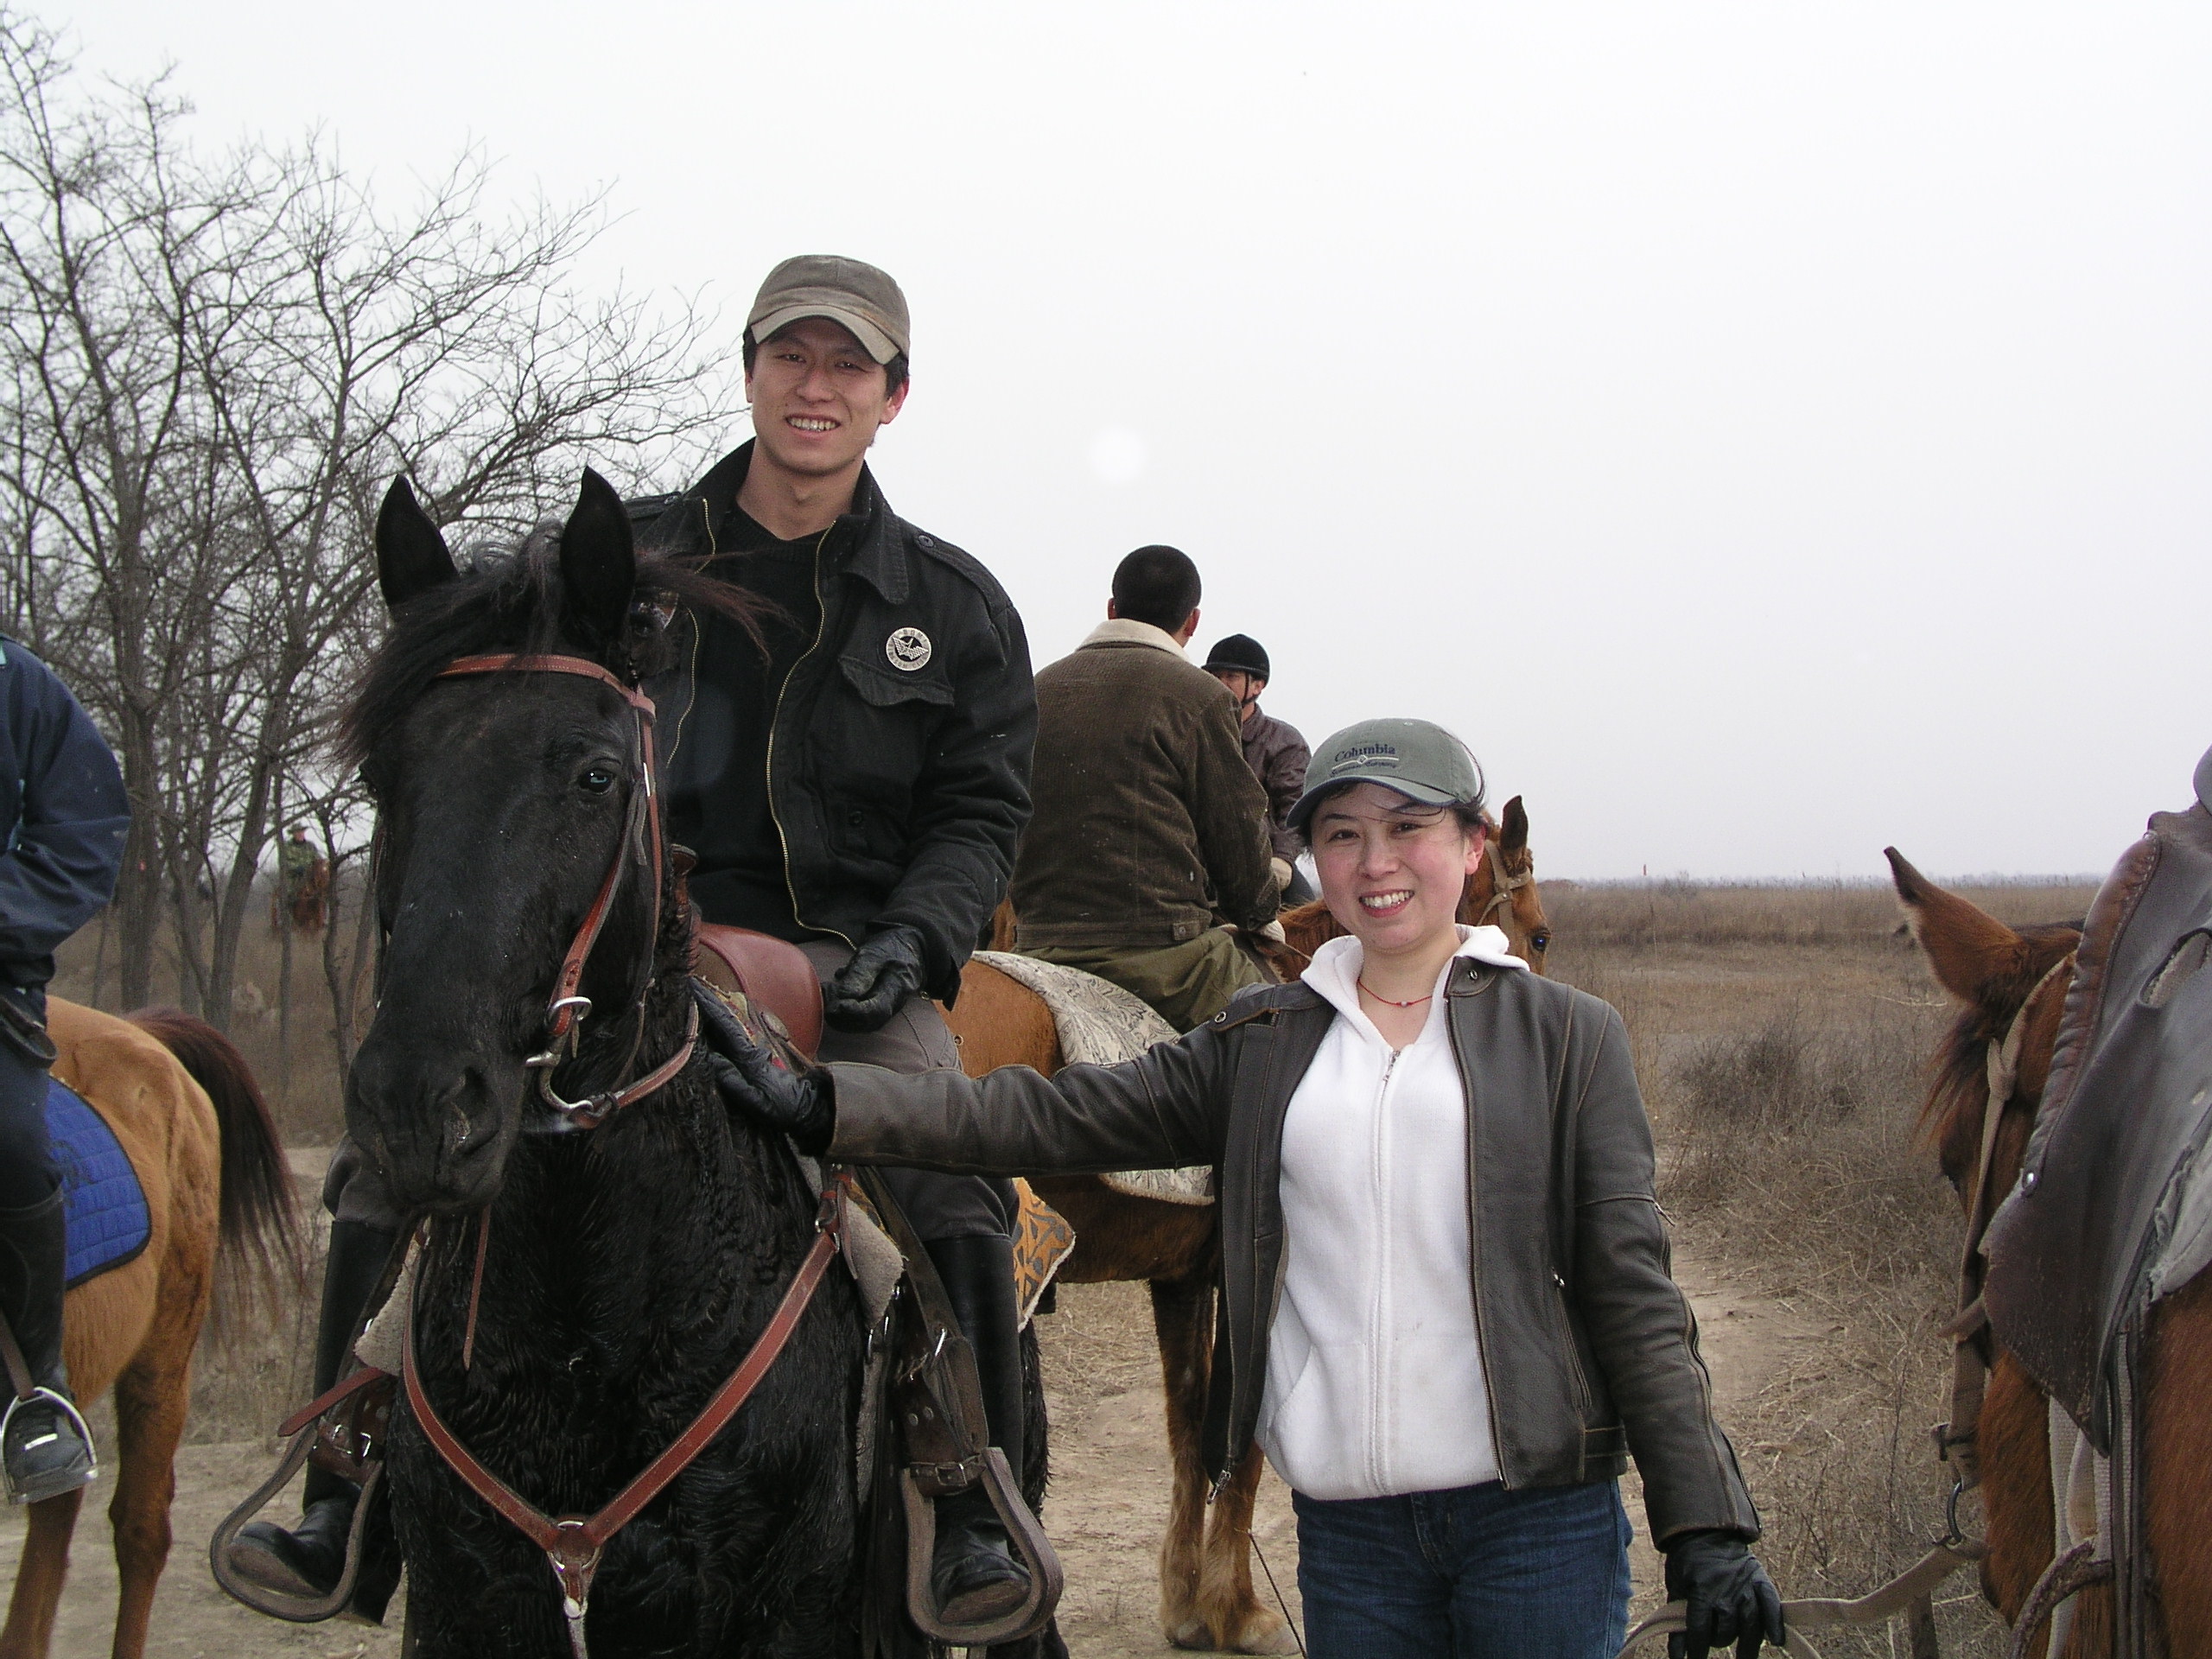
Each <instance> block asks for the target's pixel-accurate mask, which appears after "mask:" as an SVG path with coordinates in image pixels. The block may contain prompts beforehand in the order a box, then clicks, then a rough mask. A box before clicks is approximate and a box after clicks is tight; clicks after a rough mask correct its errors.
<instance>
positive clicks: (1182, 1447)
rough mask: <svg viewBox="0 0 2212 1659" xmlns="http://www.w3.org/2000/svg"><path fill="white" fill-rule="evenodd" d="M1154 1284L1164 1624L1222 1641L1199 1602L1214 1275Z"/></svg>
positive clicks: (1185, 1639) (1193, 1639) (1181, 1635)
mask: <svg viewBox="0 0 2212 1659" xmlns="http://www.w3.org/2000/svg"><path fill="white" fill-rule="evenodd" d="M1151 1287H1152V1325H1153V1330H1154V1333H1155V1334H1156V1335H1157V1336H1158V1338H1159V1340H1160V1381H1161V1383H1163V1385H1164V1386H1165V1388H1166V1406H1167V1455H1168V1460H1169V1463H1170V1465H1171V1466H1172V1467H1173V1470H1174V1476H1175V1486H1174V1495H1173V1497H1172V1498H1171V1499H1170V1500H1169V1503H1168V1508H1167V1533H1166V1536H1165V1537H1164V1538H1162V1539H1161V1540H1160V1628H1161V1629H1162V1630H1164V1631H1166V1636H1167V1639H1168V1640H1169V1641H1170V1642H1172V1643H1174V1644H1175V1645H1176V1646H1177V1647H1179V1648H1201V1649H1204V1648H1212V1647H1215V1646H1217V1643H1216V1642H1215V1641H1214V1632H1213V1630H1212V1629H1211V1627H1210V1626H1209V1625H1208V1624H1207V1623H1206V1621H1205V1615H1204V1613H1203V1612H1202V1611H1200V1608H1199V1603H1198V1581H1199V1576H1200V1573H1201V1569H1202V1567H1203V1565H1204V1556H1205V1533H1206V1471H1205V1456H1204V1454H1203V1452H1201V1451H1200V1448H1199V1444H1198V1435H1199V1427H1200V1425H1201V1424H1202V1423H1203V1422H1204V1421H1205V1400H1206V1379H1207V1377H1208V1376H1209V1374H1210V1373H1211V1359H1212V1347H1213V1332H1212V1330H1211V1326H1210V1325H1209V1324H1208V1321H1209V1319H1211V1316H1212V1313H1213V1281H1212V1279H1211V1276H1210V1275H1208V1274H1198V1273H1194V1274H1190V1275H1189V1276H1188V1277H1186V1278H1182V1279H1154V1280H1153V1281H1151Z"/></svg>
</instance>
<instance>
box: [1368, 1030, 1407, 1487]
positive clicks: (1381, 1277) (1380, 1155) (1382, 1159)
mask: <svg viewBox="0 0 2212 1659" xmlns="http://www.w3.org/2000/svg"><path fill="white" fill-rule="evenodd" d="M1399 1053H1400V1051H1399V1050H1397V1049H1395V1048H1394V1049H1392V1050H1391V1051H1390V1058H1389V1059H1387V1060H1385V1061H1384V1062H1383V1077H1382V1081H1381V1082H1380V1083H1378V1084H1376V1090H1375V1129H1374V1133H1373V1135H1371V1136H1370V1138H1369V1145H1368V1156H1369V1157H1370V1159H1371V1160H1373V1163H1374V1168H1375V1178H1374V1179H1375V1209H1376V1222H1377V1224H1378V1229H1377V1230H1378V1233H1379V1235H1380V1236H1382V1237H1383V1238H1385V1239H1387V1238H1388V1237H1389V1224H1390V1217H1389V1213H1388V1211H1389V1205H1388V1203H1387V1202H1386V1200H1387V1198H1388V1194H1389V1162H1388V1160H1387V1158H1386V1156H1385V1148H1384V1136H1385V1135H1386V1133H1387V1130H1388V1127H1389V1121H1390V1079H1391V1078H1392V1077H1395V1075H1396V1074H1397V1070H1398V1056H1399ZM1389 1272H1390V1251H1389V1247H1388V1245H1387V1244H1386V1245H1385V1246H1384V1247H1383V1249H1382V1250H1381V1251H1380V1252H1379V1254H1378V1256H1377V1259H1376V1287H1375V1288H1376V1294H1375V1296H1374V1297H1373V1298H1372V1299H1371V1300H1370V1301H1369V1303H1368V1311H1367V1351H1368V1352H1369V1353H1370V1355H1371V1356H1373V1357H1372V1359H1371V1361H1370V1363H1369V1366H1368V1371H1367V1446H1366V1448H1365V1451H1366V1463H1367V1478H1368V1479H1369V1480H1370V1482H1372V1483H1373V1484H1375V1485H1376V1486H1377V1487H1383V1488H1387V1485H1388V1482H1387V1480H1386V1471H1384V1469H1383V1444H1384V1442H1385V1441H1386V1440H1388V1438H1389V1437H1388V1435H1387V1434H1386V1433H1384V1432H1383V1398H1384V1396H1385V1395H1387V1394H1388V1393H1389V1390H1388V1389H1386V1388H1385V1387H1384V1386H1383V1372H1384V1370H1386V1369H1387V1367H1388V1365H1389V1356H1390V1348H1389V1340H1388V1333H1387V1332H1385V1330H1384V1329H1383V1326H1384V1323H1385V1321H1384V1318H1383V1303H1384V1301H1385V1300H1387V1293H1388V1289H1389V1285H1388V1280H1389Z"/></svg>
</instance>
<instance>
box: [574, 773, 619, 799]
mask: <svg viewBox="0 0 2212 1659" xmlns="http://www.w3.org/2000/svg"><path fill="white" fill-rule="evenodd" d="M576 781H577V782H578V783H580V784H582V785H583V786H584V788H585V790H586V791H588V793H590V794H594V795H604V794H606V793H607V791H608V790H610V789H612V788H613V787H614V774H613V772H609V771H608V770H607V768H606V767H605V766H594V767H593V768H592V769H591V770H590V771H589V772H586V773H584V775H583V776H582V777H581V778H579V779H576Z"/></svg>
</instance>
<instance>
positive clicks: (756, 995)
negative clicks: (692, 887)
mask: <svg viewBox="0 0 2212 1659" xmlns="http://www.w3.org/2000/svg"><path fill="white" fill-rule="evenodd" d="M698 941H699V949H698V953H697V969H696V971H697V973H698V975H699V977H700V978H702V979H703V980H705V981H706V982H708V983H709V985H719V986H721V988H723V989H724V990H734V991H741V992H743V993H744V994H745V995H747V997H749V998H751V999H752V1000H753V1001H754V1002H757V1003H758V1004H760V1006H761V1007H764V1008H766V1009H767V1010H768V1012H769V1013H771V1014H774V1015H775V1016H776V1018H777V1019H779V1020H781V1021H782V1022H783V1026H784V1030H785V1033H787V1034H788V1035H789V1036H790V1038H791V1046H793V1047H794V1048H796V1049H798V1052H800V1053H802V1054H804V1055H805V1056H806V1058H808V1059H812V1058H814V1057H815V1056H816V1054H817V1053H818V1052H820V1051H821V1047H822V982H821V980H819V979H818V978H817V977H816V976H815V972H814V964H813V963H810V962H809V961H808V960H807V959H806V953H805V952H804V950H800V949H799V948H798V946H797V945H795V944H785V942H784V941H783V940H781V939H779V938H772V936H770V935H768V934H766V933H755V932H753V931H751V930H750V929H748V928H742V927H718V926H715V925H714V924H712V923H702V924H701V925H700V927H699V931H698Z"/></svg>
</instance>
